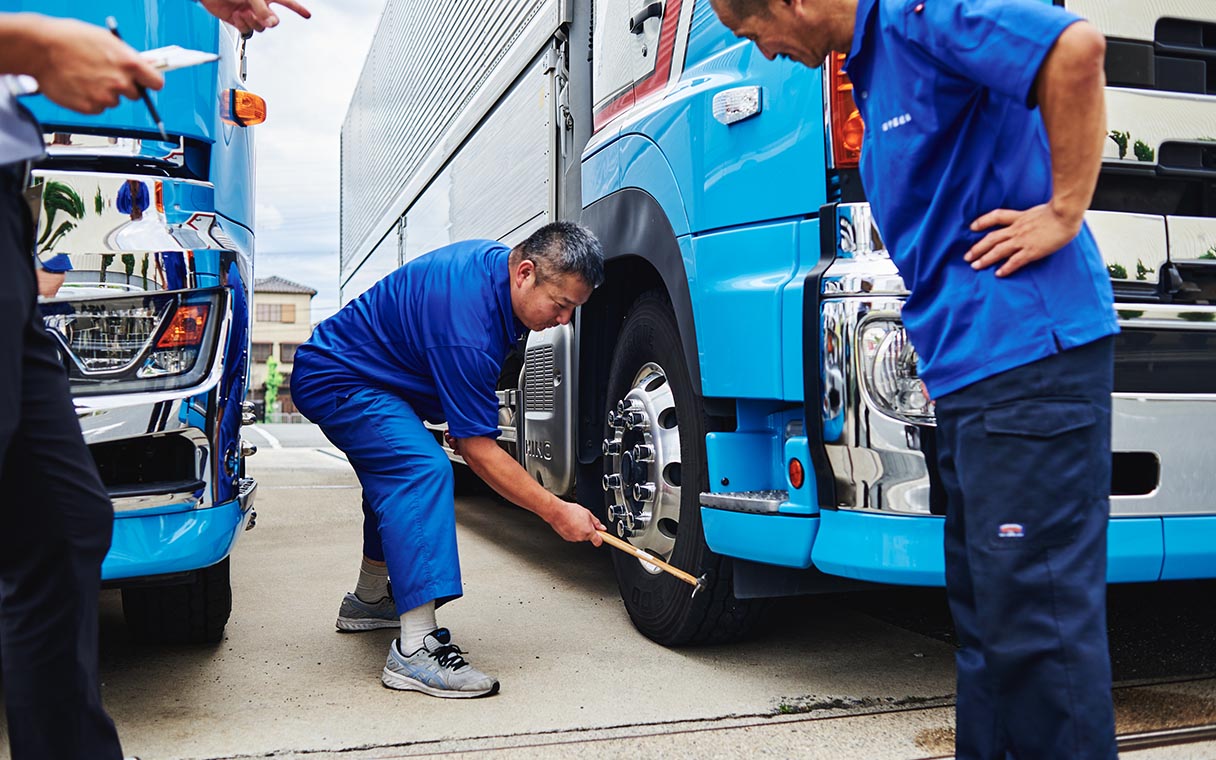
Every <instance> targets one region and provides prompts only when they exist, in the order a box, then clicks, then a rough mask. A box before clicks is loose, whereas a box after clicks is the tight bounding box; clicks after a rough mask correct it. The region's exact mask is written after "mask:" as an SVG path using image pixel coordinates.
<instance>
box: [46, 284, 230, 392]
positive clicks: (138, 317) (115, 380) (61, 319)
mask: <svg viewBox="0 0 1216 760" xmlns="http://www.w3.org/2000/svg"><path fill="white" fill-rule="evenodd" d="M225 298H226V293H225V292H224V291H222V290H219V289H215V290H207V291H182V292H175V293H146V294H141V295H138V296H130V295H127V296H123V297H119V298H89V299H81V300H77V301H55V302H49V303H46V304H43V319H44V321H45V322H46V326H47V328H48V329H49V330H50V331H51V333H52V334H53V335H55V337H56V338H57V339H58V340H59V344H60V350H61V352H62V353H63V354H64V355H65V358H66V361H65V364H67V366H68V377H69V379H70V380H71V384H72V392H73V394H75V395H96V394H100V393H120V392H140V391H163V390H178V389H181V388H188V387H190V386H191V385H194V384H197V383H198V382H201V381H202V379H203V378H205V377H206V376H207V375H208V373H209V370H210V366H211V363H212V362H211V360H212V358H213V357H214V355H215V351H216V346H217V344H218V336H219V333H220V324H219V323H220V322H221V321H222V320H221V318H220V315H221V314H223V313H224V311H223V308H222V307H223V305H224V304H225Z"/></svg>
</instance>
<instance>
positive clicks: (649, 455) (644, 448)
mask: <svg viewBox="0 0 1216 760" xmlns="http://www.w3.org/2000/svg"><path fill="white" fill-rule="evenodd" d="M630 456H632V458H633V461H635V462H653V461H654V447H653V446H649V445H647V444H645V443H639V444H638V445H637V446H634V447H633V451H631V452H630Z"/></svg>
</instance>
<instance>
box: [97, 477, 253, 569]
mask: <svg viewBox="0 0 1216 760" xmlns="http://www.w3.org/2000/svg"><path fill="white" fill-rule="evenodd" d="M256 491H257V483H256V481H253V480H247V481H246V482H245V483H244V484H242V490H241V495H240V497H239V498H237V499H234V500H232V501H229V502H226V503H224V504H217V505H216V506H214V507H208V508H205V509H192V510H189V511H187V512H173V513H170V514H149V515H131V516H127V517H119V518H117V519H115V520H114V538H113V541H112V542H111V544H110V553H109V554H107V555H106V558H105V561H104V562H103V563H102V565H101V579H102V581H107V582H108V581H121V580H123V579H132V578H143V577H146V576H153V575H169V574H173V573H181V572H188V571H191V570H198V569H199V568H203V567H210V566H211V565H214V564H215V563H217V562H219V561H221V560H222V559H224V558H225V557H227V556H228V554H229V553H231V551H232V547H233V546H234V545H235V544H236V540H237V537H238V536H240V534H241V533H242V532H243V531H244V530H245V526H246V523H247V522H248V521H249V518H250V516H251V515H252V514H253V499H254V495H255V493H256Z"/></svg>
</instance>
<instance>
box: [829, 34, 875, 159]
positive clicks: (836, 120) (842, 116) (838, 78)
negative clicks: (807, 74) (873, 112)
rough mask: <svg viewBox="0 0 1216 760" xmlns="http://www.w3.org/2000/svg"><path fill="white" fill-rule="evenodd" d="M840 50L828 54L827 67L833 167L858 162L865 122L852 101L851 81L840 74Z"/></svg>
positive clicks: (841, 67) (842, 56)
mask: <svg viewBox="0 0 1216 760" xmlns="http://www.w3.org/2000/svg"><path fill="white" fill-rule="evenodd" d="M846 57H847V56H846V55H845V54H844V53H832V55H831V57H830V65H829V67H828V89H829V91H830V92H829V98H830V102H829V106H830V107H831V111H832V159H833V160H834V161H835V164H836V168H837V169H849V168H855V167H856V166H857V165H858V164H859V163H860V161H861V139H862V138H863V137H864V136H865V132H866V125H865V122H864V121H863V120H862V118H861V112H860V111H858V110H857V102H856V101H855V100H853V82H852V81H850V80H849V76H848V75H847V74H845V73H844V61H845V58H846Z"/></svg>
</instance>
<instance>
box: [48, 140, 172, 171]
mask: <svg viewBox="0 0 1216 760" xmlns="http://www.w3.org/2000/svg"><path fill="white" fill-rule="evenodd" d="M42 138H43V141H44V142H45V143H46V152H47V154H48V155H49V156H51V157H52V158H135V159H139V160H141V161H144V162H151V163H163V164H166V165H171V166H178V167H180V166H184V165H185V163H186V151H185V147H184V146H183V138H180V137H179V138H177V139H176V140H169V141H164V140H151V139H142V138H138V137H114V136H112V135H86V134H73V133H70V132H50V133H47V134H44V135H43V136H42Z"/></svg>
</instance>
